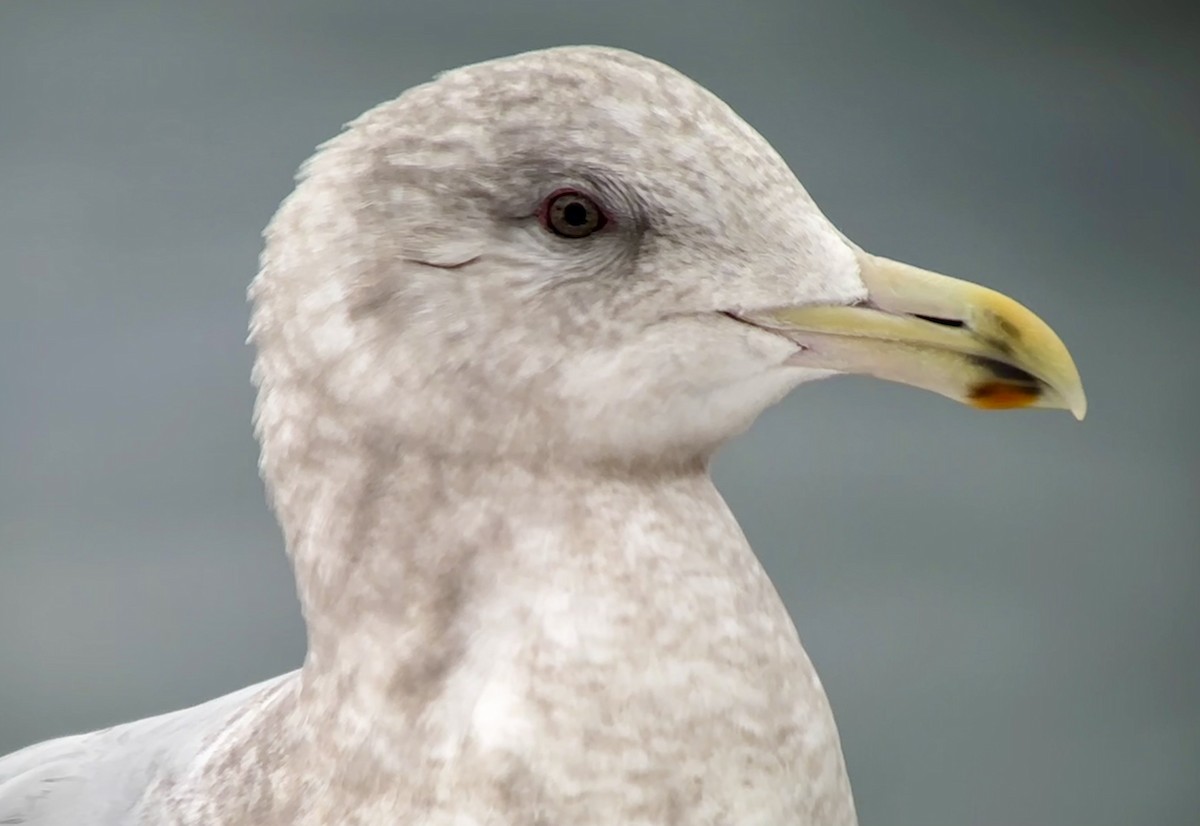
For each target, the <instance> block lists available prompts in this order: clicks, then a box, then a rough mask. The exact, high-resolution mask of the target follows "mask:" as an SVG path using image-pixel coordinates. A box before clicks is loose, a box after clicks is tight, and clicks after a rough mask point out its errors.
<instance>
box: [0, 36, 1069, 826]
mask: <svg viewBox="0 0 1200 826" xmlns="http://www.w3.org/2000/svg"><path fill="white" fill-rule="evenodd" d="M251 299H252V301H253V303H254V316H253V321H252V332H251V337H252V340H253V342H254V344H255V345H256V347H257V349H258V360H257V362H256V367H255V380H256V382H257V384H258V386H259V395H258V402H257V407H256V425H257V433H258V436H259V438H260V441H261V442H262V448H263V453H262V461H261V469H262V473H263V477H264V479H265V480H266V483H267V487H268V490H269V492H270V495H271V500H272V503H273V505H274V508H275V511H276V514H277V516H278V518H279V520H280V523H281V525H282V527H283V530H284V535H285V539H286V542H287V547H288V553H289V556H290V558H291V560H292V564H293V567H294V569H295V573H296V579H297V588H298V593H299V597H300V601H301V604H302V606H303V610H304V616H305V622H306V625H307V630H308V641H309V653H308V656H307V658H306V660H305V663H304V665H303V667H302V668H301V669H300V670H299V671H297V672H295V673H293V674H289V675H285V676H283V677H280V678H277V679H276V680H273V681H270V682H268V683H264V684H261V685H259V686H255V687H252V688H250V689H246V690H244V691H242V692H239V693H237V694H234V695H230V696H228V697H225V698H221V699H219V700H215V701H213V702H211V703H208V704H205V705H202V706H198V707H196V708H193V709H187V710H184V711H181V712H176V713H174V714H170V715H165V716H163V717H159V718H154V719H151V720H145V721H141V722H138V723H133V724H130V725H128V726H121V727H117V728H115V729H110V730H108V731H105V732H99V733H95V734H91V735H84V736H82V737H73V738H67V739H64V740H58V741H52V742H50V743H45V744H41V745H38V746H34V747H31V748H30V749H27V750H25V751H22V752H18V753H16V754H14V755H10V756H9V757H7V758H2V759H0V823H10V824H17V823H25V824H31V825H32V826H67V825H68V824H77V823H89V824H95V826H134V824H172V826H185V825H186V826H199V825H200V824H204V826H243V825H244V824H255V826H284V824H295V825H296V826H302V825H306V824H313V825H314V826H315V824H332V823H337V824H360V825H361V826H376V825H377V824H379V825H382V824H388V826H392V825H393V824H414V826H416V825H417V824H419V825H420V826H443V824H444V825H445V826H451V824H453V826H518V824H519V826H530V824H546V825H547V826H551V825H553V826H557V824H566V823H570V824H574V826H600V824H618V823H619V824H623V825H627V826H635V825H636V824H646V826H650V824H655V825H656V826H668V824H671V825H673V824H681V825H682V824H686V825H687V826H757V824H762V826H768V824H783V823H787V824H795V825H796V826H849V825H850V824H853V823H855V813H854V804H853V800H852V797H851V794H850V787H849V782H848V780H847V776H846V770H845V766H844V763H843V758H842V752H841V747H840V744H839V741H838V737H837V732H836V728H835V725H834V721H833V716H832V714H831V712H830V708H829V704H828V702H827V700H826V697H825V694H824V691H823V689H822V687H821V684H820V681H819V680H818V678H817V675H816V672H815V671H814V670H813V667H812V665H811V663H810V662H809V660H808V657H807V656H806V654H805V652H804V650H803V648H802V647H801V644H800V641H799V638H798V636H797V634H796V631H795V629H794V627H793V626H792V623H791V620H790V619H789V618H788V615H787V612H786V611H785V609H784V607H783V604H782V602H781V601H780V599H779V596H778V595H777V593H776V592H775V590H774V588H773V587H772V585H771V583H770V581H769V580H768V578H767V576H766V574H765V573H764V571H763V569H762V568H761V566H760V565H759V563H758V560H757V559H756V557H755V555H754V553H753V552H752V551H751V549H750V547H749V546H748V544H747V543H746V540H745V538H744V536H743V534H742V532H741V530H740V528H739V527H738V525H737V522H736V521H735V520H734V518H733V516H732V515H731V514H730V512H729V510H728V509H727V508H726V506H725V504H724V502H723V501H722V500H721V497H720V495H719V494H718V493H717V491H716V489H715V488H714V487H713V485H712V483H711V481H710V479H709V476H708V463H709V459H710V457H711V456H712V454H713V452H714V451H715V450H716V449H717V448H718V447H719V446H720V445H721V444H722V443H723V442H725V441H726V440H728V439H729V438H730V437H731V436H733V435H734V434H736V433H738V432H740V431H741V430H742V429H744V428H745V427H747V426H748V425H749V424H750V423H751V422H752V421H753V419H754V418H755V416H757V414H758V413H759V412H760V411H761V410H763V409H764V408H765V407H766V406H768V405H769V404H771V403H773V402H774V401H776V400H778V399H779V398H780V397H782V396H783V395H784V394H785V393H787V392H788V391H789V390H790V389H791V388H793V387H794V386H796V385H797V384H800V383H801V382H803V381H806V380H810V379H814V378H819V377H822V376H825V375H829V374H831V373H832V372H839V371H850V372H870V373H872V374H875V375H880V376H884V377H891V378H896V379H898V380H902V381H906V382H908V383H912V384H917V385H919V386H923V387H927V388H929V389H934V390H937V391H938V392H942V393H944V394H946V395H950V396H953V397H956V398H962V399H964V400H970V401H972V402H973V403H977V404H979V405H980V406H1000V405H1001V404H1004V405H1009V406H1012V405H1016V404H1021V405H1024V404H1035V403H1036V404H1043V405H1045V406H1070V407H1071V408H1072V409H1073V410H1075V411H1076V412H1077V413H1078V414H1081V413H1082V405H1083V397H1082V391H1081V389H1080V388H1079V387H1078V375H1077V374H1076V373H1075V372H1074V367H1073V365H1071V364H1070V359H1069V356H1067V355H1066V351H1065V349H1063V348H1062V345H1061V343H1060V342H1058V340H1057V338H1056V337H1054V336H1053V333H1052V332H1050V331H1049V328H1046V327H1045V325H1044V324H1043V323H1042V322H1041V321H1040V320H1038V319H1037V318H1036V317H1035V316H1033V315H1032V314H1031V313H1029V312H1028V311H1027V310H1024V308H1021V307H1019V305H1016V304H1015V302H1011V300H1008V299H1003V300H1002V298H1001V297H997V296H996V294H994V293H990V292H989V291H985V290H983V289H982V288H979V287H975V286H974V285H965V284H963V283H962V282H955V281H952V280H951V279H947V278H945V277H944V276H936V275H934V274H931V273H927V272H924V271H918V270H915V269H912V268H905V267H904V265H899V264H896V263H895V262H889V261H887V260H886V259H879V258H876V257H874V256H870V255H868V254H867V253H864V252H863V251H862V250H861V249H859V248H857V247H856V246H854V245H853V244H851V243H850V242H849V241H847V240H846V239H845V237H844V236H842V235H841V234H840V233H839V232H837V230H835V229H834V228H833V226H832V225H831V224H830V223H829V222H828V221H827V220H826V219H825V217H824V216H823V215H822V214H821V213H820V211H819V210H818V209H817V208H816V205H815V204H813V203H812V200H811V199H810V198H809V197H808V195H807V193H806V192H805V191H804V189H803V188H802V187H801V186H800V184H799V182H798V181H796V179H795V177H794V176H793V175H792V173H791V172H790V170H789V169H788V168H787V166H786V164H785V163H784V162H783V160H782V159H781V158H780V157H779V156H778V155H777V154H776V153H775V152H774V150H773V149H771V147H770V146H769V145H768V144H767V143H766V141H765V140H763V139H762V137H761V136H759V135H758V134H757V133H755V132H754V131H753V130H752V129H751V128H750V127H749V126H747V125H746V124H745V123H744V122H743V121H741V119H740V118H738V117H737V116H736V115H735V114H734V113H733V112H732V110H730V109H729V108H728V107H727V106H726V105H725V104H723V103H722V102H721V101H719V100H718V99H717V98H716V97H715V96H713V95H712V94H711V93H708V92H707V91H705V90H703V89H701V88H700V87H699V86H697V85H696V84H695V83H693V82H692V81H690V80H688V79H687V78H685V77H683V76H682V75H680V74H678V73H677V72H675V71H674V70H671V69H669V68H668V67H665V66H663V65H661V64H658V63H655V62H654V61H650V60H647V59H645V58H642V57H638V56H636V55H631V54H629V53H627V52H621V51H617V50H609V49H599V48H567V49H557V50H549V51H546V52H537V53H531V54H528V55H521V56H517V57H515V58H509V59H505V60H500V61H495V62H492V63H486V64H480V65H477V66H472V67H467V68H465V69H460V70H457V71H455V72H451V73H448V74H447V75H444V76H442V77H441V78H439V79H438V80H436V81H434V82H433V83H430V84H426V85H425V86H422V87H418V88H416V89H414V90H410V91H409V92H408V93H406V94H404V95H402V96H401V97H400V98H398V99H397V100H395V101H392V102H390V103H387V104H384V105H382V106H380V107H378V108H377V109H375V110H372V111H371V112H368V113H367V114H365V115H364V116H362V117H361V118H360V119H359V120H357V121H356V122H355V123H353V124H351V126H350V127H349V129H348V130H347V131H346V132H344V133H343V134H342V135H341V136H339V137H338V138H336V139H335V140H333V141H331V142H330V143H329V144H327V145H326V146H325V147H324V148H323V149H322V150H321V151H320V152H319V153H318V154H317V155H316V156H315V157H314V159H313V160H312V161H310V162H309V164H308V165H306V167H305V171H304V174H303V175H302V179H301V182H300V183H299V185H298V186H297V189H296V191H295V193H293V195H292V196H290V197H289V198H288V199H287V200H286V201H285V203H284V204H283V206H282V207H281V208H280V211H279V213H278V214H277V215H276V217H275V219H274V220H273V221H272V223H271V226H270V227H269V228H268V231H267V244H266V251H265V252H264V255H263V259H262V266H261V270H260V273H259V275H258V277H257V279H256V280H255V283H254V286H253V287H252V289H251ZM1005 302H1007V303H1005ZM931 318H932V319H933V320H932V321H931V320H930V319H931ZM946 319H951V320H953V323H951V324H946V323H944V322H945V320H946ZM950 328H954V329H950ZM85 813H86V814H85Z"/></svg>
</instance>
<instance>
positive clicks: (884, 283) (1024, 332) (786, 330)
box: [741, 250, 1087, 419]
mask: <svg viewBox="0 0 1200 826" xmlns="http://www.w3.org/2000/svg"><path fill="white" fill-rule="evenodd" d="M857 254H858V256H859V261H860V266H861V270H862V278H863V281H864V283H865V284H866V287H867V291H868V300H867V301H866V302H864V303H863V304H860V305H855V306H828V305H825V306H799V307H780V308H775V309H771V310H766V311H762V312H755V313H748V314H745V315H743V316H741V318H742V319H743V320H744V321H748V322H750V323H752V324H755V325H757V326H760V327H764V328H767V329H770V330H773V331H776V332H778V333H780V334H782V335H785V336H787V337H788V338H790V339H792V340H793V341H795V342H796V343H797V344H800V345H801V346H802V347H804V349H803V350H802V351H800V352H799V353H797V354H796V355H795V356H793V357H792V359H791V360H790V363H793V364H796V365H802V366H806V367H820V368H827V369H831V370H837V371H839V372H845V373H862V374H866V375H870V376H875V377H876V378H881V379H887V380H889V381H896V382H900V383H902V384H909V385H912V386H914V387H920V388H923V389H925V390H931V391H933V392H934V393H940V394H941V395H943V396H947V397H949V398H951V399H955V400H956V401H960V402H963V403H964V404H969V405H971V406H973V407H977V408H982V409H986V410H1000V409H1008V408H1017V407H1049V408H1058V409H1063V410H1070V411H1071V412H1072V413H1073V414H1074V415H1075V418H1076V419H1082V418H1083V417H1084V414H1085V413H1086V412H1087V398H1086V397H1085V396H1084V393H1083V383H1082V382H1081V381H1080V378H1079V371H1078V370H1076V369H1075V362H1074V361H1072V360H1071V354H1070V353H1068V352H1067V348H1066V346H1065V345H1064V344H1063V343H1062V341H1061V340H1060V339H1059V337H1058V336H1057V335H1055V333H1054V331H1053V330H1051V329H1050V326H1049V325H1048V324H1046V322H1044V321H1042V320H1041V319H1040V318H1038V317H1037V316H1036V315H1034V314H1033V313H1032V312H1030V311H1029V310H1028V309H1026V308H1025V307H1023V306H1022V305H1021V304H1018V303H1017V302H1016V301H1014V300H1013V299H1011V298H1009V297H1008V296H1006V295H1003V294H1001V293H998V292H996V291H995V290H989V289H988V288H986V287H981V286H979V285H978V284H972V283H970V282H968V281H960V280H958V279H956V278H950V277H949V276H945V275H939V274H938V273H935V272H930V271H928V270H923V269H920V268H918V267H913V266H910V265H908V264H902V263H900V262H898V261H892V260H889V259H887V258H880V257H879V256H875V255H871V254H870V253H866V252H863V251H861V250H858V251H857Z"/></svg>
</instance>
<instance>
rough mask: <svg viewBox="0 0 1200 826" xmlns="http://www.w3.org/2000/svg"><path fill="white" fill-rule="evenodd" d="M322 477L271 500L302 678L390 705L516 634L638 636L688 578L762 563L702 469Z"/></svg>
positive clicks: (368, 467)
mask: <svg viewBox="0 0 1200 826" xmlns="http://www.w3.org/2000/svg"><path fill="white" fill-rule="evenodd" d="M311 466H313V465H310V467H311ZM316 466H317V467H320V468H321V470H322V472H319V473H312V474H309V475H307V476H306V482H305V484H303V485H297V486H295V487H293V488H292V489H290V490H288V491H285V492H284V495H280V493H279V492H278V491H277V494H276V508H277V511H278V512H279V514H280V519H281V522H283V524H284V525H285V532H286V534H287V539H288V548H289V554H290V555H291V558H292V562H293V566H294V569H295V574H296V579H297V587H298V592H299V594H300V599H301V603H302V606H303V610H304V616H305V622H306V625H307V630H308V636H309V656H308V658H307V660H306V663H305V673H306V675H307V676H309V677H316V676H317V675H320V674H322V673H329V674H330V675H332V674H339V675H342V676H343V677H344V676H348V675H349V674H351V673H352V674H354V675H355V677H354V679H355V680H356V682H358V683H360V684H362V685H364V687H365V686H366V685H370V686H373V688H372V690H373V691H375V692H377V693H380V694H384V695H389V696H408V697H412V698H414V699H416V700H417V701H418V702H420V701H421V699H422V698H425V699H428V697H429V696H430V695H431V694H436V693H437V692H438V691H440V690H441V688H442V687H443V686H444V684H445V682H446V680H447V679H448V676H449V674H450V673H451V672H453V671H454V670H455V669H456V668H459V667H460V666H461V665H462V663H463V662H464V661H465V660H466V659H467V658H468V657H469V655H471V653H472V652H471V649H472V647H473V646H476V645H477V644H478V643H479V641H480V640H483V639H487V640H491V642H489V643H488V644H489V645H492V647H493V648H497V649H498V648H501V647H503V646H502V645H501V644H500V643H499V642H498V640H500V639H501V638H502V637H504V635H505V633H507V634H509V635H510V636H512V637H513V638H514V639H521V640H524V641H526V642H528V641H529V640H531V639H533V640H536V639H538V638H542V637H545V638H554V637H555V636H556V635H558V636H561V637H564V638H566V637H569V636H570V635H572V634H574V633H576V630H573V629H574V628H575V626H576V625H580V624H584V625H585V624H586V623H587V622H589V621H594V622H598V623H600V626H598V627H608V628H613V629H615V631H614V633H617V632H619V633H629V634H636V633H639V631H638V629H639V626H640V625H642V624H648V623H652V622H654V621H656V620H655V618H654V612H655V611H656V610H659V609H661V610H662V611H668V610H675V611H677V609H678V599H679V597H680V592H681V589H683V591H684V594H683V595H684V597H686V589H687V588H688V587H689V581H690V580H689V577H690V576H695V575H703V576H704V577H706V578H707V580H706V581H709V580H713V579H715V578H719V577H721V576H722V574H723V572H726V571H727V570H728V569H730V568H731V567H733V568H736V567H739V566H740V567H745V565H746V563H747V557H749V559H750V561H751V563H752V564H754V565H756V563H753V558H752V556H751V555H750V551H749V549H748V547H746V546H745V541H744V539H743V537H742V535H741V532H740V530H739V529H738V527H737V525H736V523H735V522H734V521H733V519H732V517H731V516H730V514H729V512H728V510H727V509H726V507H725V505H724V502H723V501H722V500H721V499H720V496H719V495H718V494H717V492H716V490H715V489H714V488H713V486H712V483H711V481H710V480H709V478H708V475H707V472H706V469H705V468H704V467H703V466H695V467H690V468H687V469H683V470H672V471H670V472H661V473H653V472H616V471H612V472H608V471H601V472H595V469H594V468H589V469H588V472H586V473H585V472H581V471H579V470H577V469H573V468H550V467H540V468H530V467H528V466H523V465H520V464H515V463H498V462H497V463H480V462H471V463H459V462H455V461H449V460H447V459H446V458H445V457H435V456H430V455H427V454H420V453H409V454H406V455H404V456H395V455H393V456H392V457H391V458H389V457H388V455H387V453H386V452H382V451H378V450H373V451H369V452H367V451H364V452H363V453H362V454H361V455H358V456H355V457H352V456H350V455H348V454H347V452H346V451H345V450H339V451H332V452H331V453H330V454H329V456H328V458H327V460H326V461H325V462H322V463H319V464H316ZM705 587H708V586H707V585H706V586H705ZM672 604H674V608H671V605H672ZM589 616H590V617H591V620H588V619H587V618H588V617H589ZM658 621H661V617H659V618H658Z"/></svg>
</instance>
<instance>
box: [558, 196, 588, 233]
mask: <svg viewBox="0 0 1200 826" xmlns="http://www.w3.org/2000/svg"><path fill="white" fill-rule="evenodd" d="M562 216H563V220H564V221H566V222H567V223H568V224H570V225H571V226H573V227H581V226H583V225H584V224H586V223H587V222H588V208H587V207H585V206H584V205H583V204H581V203H579V202H578V201H576V202H575V203H573V204H567V205H566V207H564V208H563V211H562Z"/></svg>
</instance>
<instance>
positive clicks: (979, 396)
mask: <svg viewBox="0 0 1200 826" xmlns="http://www.w3.org/2000/svg"><path fill="white" fill-rule="evenodd" d="M1040 395H1041V391H1040V390H1038V388H1037V387H1031V386H1029V385H1027V384H1008V383H1006V382H1002V381H989V382H986V383H984V384H980V385H977V386H975V387H973V388H971V392H970V394H969V395H968V398H969V399H970V401H971V406H972V407H978V408H979V409H980V410H1012V409H1014V408H1017V407H1029V405H1031V404H1033V403H1034V402H1036V401H1037V400H1038V396H1040Z"/></svg>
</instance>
